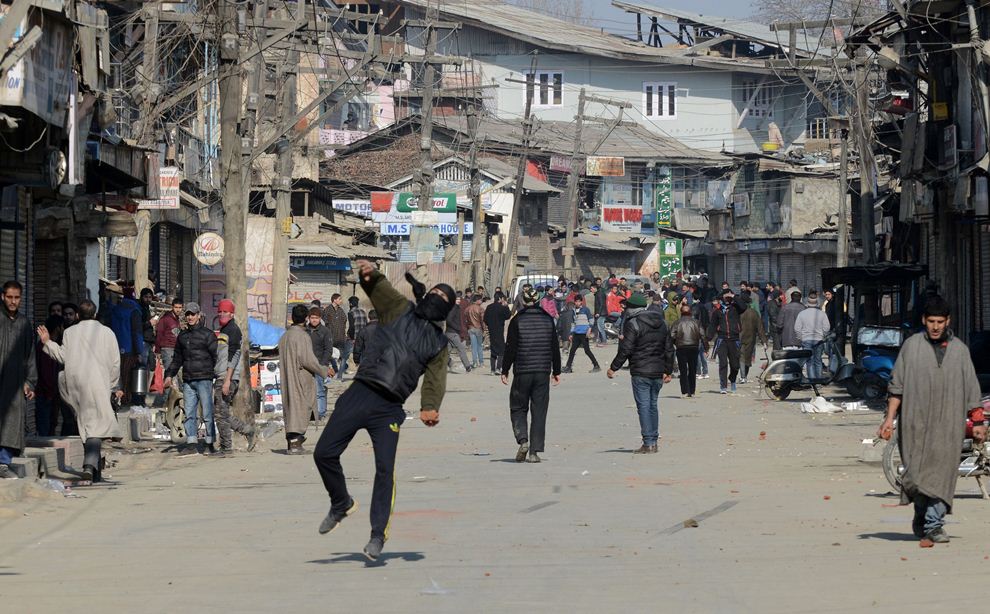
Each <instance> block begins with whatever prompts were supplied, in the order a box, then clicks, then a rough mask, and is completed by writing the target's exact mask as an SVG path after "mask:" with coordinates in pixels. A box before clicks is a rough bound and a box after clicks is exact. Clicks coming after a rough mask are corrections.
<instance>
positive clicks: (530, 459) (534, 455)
mask: <svg viewBox="0 0 990 614" xmlns="http://www.w3.org/2000/svg"><path fill="white" fill-rule="evenodd" d="M526 462H527V463H538V462H540V456H539V455H538V454H537V453H536V452H530V453H529V456H527V457H526Z"/></svg>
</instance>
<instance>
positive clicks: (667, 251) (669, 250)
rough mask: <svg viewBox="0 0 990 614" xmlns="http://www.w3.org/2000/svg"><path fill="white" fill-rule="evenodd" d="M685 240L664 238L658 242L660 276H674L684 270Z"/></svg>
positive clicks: (658, 269)
mask: <svg viewBox="0 0 990 614" xmlns="http://www.w3.org/2000/svg"><path fill="white" fill-rule="evenodd" d="M683 254H684V242H683V241H682V240H681V239H663V240H661V241H660V242H659V243H657V261H658V267H657V271H659V273H660V277H670V278H674V277H676V276H677V274H678V273H680V272H682V271H683V270H684V259H683Z"/></svg>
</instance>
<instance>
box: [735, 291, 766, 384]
mask: <svg viewBox="0 0 990 614" xmlns="http://www.w3.org/2000/svg"><path fill="white" fill-rule="evenodd" d="M741 296H742V300H744V301H749V305H750V306H752V297H751V296H750V293H749V292H744V293H743V294H742V295H741ZM757 337H759V339H760V343H762V344H763V347H764V348H766V347H767V333H766V331H765V330H763V318H761V317H760V314H759V313H758V312H757V311H755V310H754V309H752V308H750V309H747V310H746V311H744V312H742V314H741V315H740V316H739V341H740V342H741V343H742V347H741V350H740V351H741V352H742V354H741V355H740V358H739V362H740V366H739V368H740V371H739V378H740V379H739V383H740V384H745V383H746V378H748V377H749V369H750V367H752V366H753V358H754V357H755V355H756V339H757Z"/></svg>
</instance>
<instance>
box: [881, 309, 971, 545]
mask: <svg viewBox="0 0 990 614" xmlns="http://www.w3.org/2000/svg"><path fill="white" fill-rule="evenodd" d="M923 321H924V324H925V332H923V333H918V334H916V335H914V336H912V337H911V338H909V339H908V340H907V341H906V342H905V343H904V345H903V346H902V347H901V351H900V354H899V355H898V356H897V363H896V364H895V365H894V373H893V379H892V380H891V382H890V386H889V388H888V390H889V391H890V398H889V400H888V401H887V417H886V419H885V420H884V422H883V424H881V425H880V428H879V429H878V431H877V435H879V436H880V437H881V438H883V439H890V436H891V434H892V432H893V429H894V418H895V417H897V415H898V413H900V420H899V422H898V429H897V434H898V444H899V446H900V451H901V461H902V463H903V465H904V474H903V475H902V476H901V504H902V505H907V504H908V503H912V502H913V503H914V521H913V523H912V529H913V530H914V534H915V535H916V536H917V537H920V538H923V539H926V540H929V541H931V542H934V543H946V542H948V541H949V536H948V535H946V533H945V530H944V529H943V528H942V527H943V525H944V524H945V515H946V514H948V513H952V497H953V496H954V495H955V492H956V478H957V477H958V473H959V469H958V468H959V455H960V451H961V450H962V442H963V438H964V437H965V434H966V417H967V414H970V415H973V417H974V421H976V420H979V422H980V424H979V425H978V426H975V427H974V428H973V439H974V440H976V442H977V443H982V442H983V441H985V440H986V426H983V425H982V413H983V404H982V401H981V399H980V384H979V381H978V380H977V378H976V370H975V369H974V368H973V361H972V360H971V359H970V355H969V349H968V348H967V347H966V345H965V344H964V343H963V342H962V341H960V340H959V339H957V338H956V337H955V336H954V335H953V334H952V331H951V330H949V324H950V320H949V304H948V303H947V302H946V301H945V299H943V298H941V297H938V296H936V297H933V298H931V299H929V301H928V303H927V305H926V306H925V310H924V316H923Z"/></svg>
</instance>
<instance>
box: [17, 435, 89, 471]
mask: <svg viewBox="0 0 990 614" xmlns="http://www.w3.org/2000/svg"><path fill="white" fill-rule="evenodd" d="M27 445H28V447H31V448H55V449H56V450H61V451H62V452H61V453H60V456H59V457H58V461H59V464H58V465H57V468H58V469H61V470H62V471H79V470H80V469H82V464H83V456H84V450H83V442H82V439H80V438H79V437H28V438H27Z"/></svg>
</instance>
